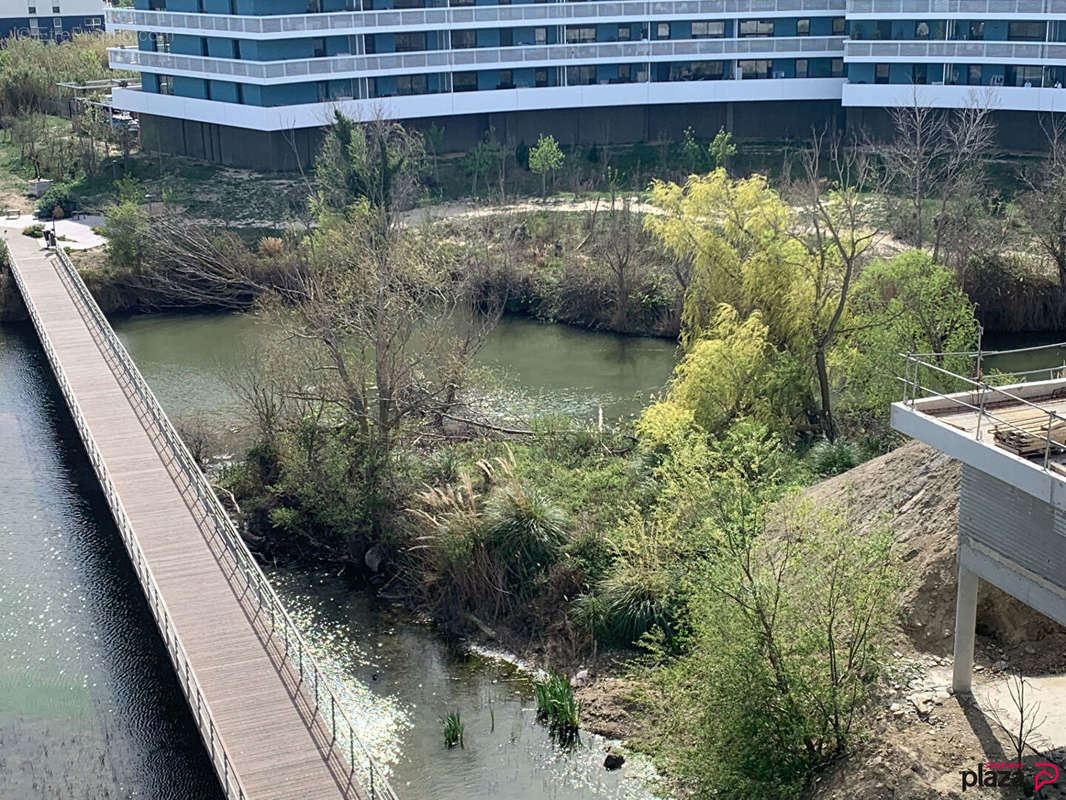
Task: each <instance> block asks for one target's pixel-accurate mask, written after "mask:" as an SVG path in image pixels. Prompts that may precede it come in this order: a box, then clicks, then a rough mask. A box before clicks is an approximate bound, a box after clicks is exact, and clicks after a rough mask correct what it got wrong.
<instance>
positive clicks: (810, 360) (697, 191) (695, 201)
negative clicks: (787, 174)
mask: <svg viewBox="0 0 1066 800" xmlns="http://www.w3.org/2000/svg"><path fill="white" fill-rule="evenodd" d="M823 151H824V152H826V153H828V154H829V156H830V158H829V159H828V160H829V162H830V163H831V165H832V167H833V172H834V174H835V179H834V180H831V181H828V182H826V181H824V180H823V179H821V178H820V177H819V175H820V173H821V163H822V161H821V160H822V153H823ZM802 166H803V170H802V173H803V178H802V179H801V180H799V181H797V182H796V183H795V184H794V185H793V186H792V187H791V188H792V190H793V192H794V194H795V199H794V202H793V203H792V204H790V203H787V202H785V200H784V198H783V197H782V196H781V194H780V193H779V192H778V191H776V190H775V189H773V188H771V187H770V185H769V183H768V181H767V179H766V178H765V177H764V176H762V175H752V176H750V177H747V178H740V179H732V178H730V177H729V175H728V174H727V173H726V172H725V170H723V169H717V170H715V171H713V172H710V173H708V174H706V175H692V176H690V177H689V178H688V180H687V181H686V182H685V184H684V185H683V186H682V185H678V184H676V183H671V182H666V181H656V182H655V183H653V184H652V187H651V202H652V203H653V204H654V205H656V206H657V207H658V208H659V209H660V212H661V213H659V214H653V215H648V216H647V217H646V218H645V219H646V223H645V224H646V225H647V226H648V228H649V230H650V231H651V232H652V233H653V234H654V235H655V236H656V237H657V238H658V239H659V240H660V241H661V242H662V244H663V245H664V246H665V247H666V248H667V249H668V250H669V251H670V252H671V253H672V254H673V255H674V257H675V258H677V259H680V260H684V261H685V262H686V263H687V264H689V270H690V271H689V282H688V286H687V288H686V293H685V300H684V309H683V313H682V327H683V330H682V346H683V347H684V349H685V355H684V358H683V359H682V362H681V364H680V365H679V367H678V369H677V372H676V373H675V379H674V382H673V384H672V388H671V393H670V399H671V400H673V401H675V402H681V401H682V399H683V401H684V402H685V403H686V404H695V406H696V407H701V408H704V409H705V410H704V411H703V412H697V422H699V421H700V418H701V417H702V421H703V424H706V425H710V428H711V429H714V428H715V427H718V426H720V425H721V424H723V423H724V424H728V422H729V421H730V420H731V419H732V418H733V417H734V416H738V415H749V416H755V417H757V418H762V419H765V420H767V421H777V422H779V423H790V422H791V423H795V421H796V420H797V418H798V417H801V416H802V415H803V414H804V413H806V414H807V416H809V417H811V418H813V421H814V422H815V423H816V425H817V427H818V428H819V429H820V430H821V432H822V433H823V435H825V436H826V437H827V438H829V439H833V438H834V437H835V436H836V433H837V426H836V424H835V422H834V417H833V402H834V390H833V385H832V382H831V375H830V369H831V365H832V361H833V359H832V355H831V354H832V353H833V351H834V348H835V347H836V346H837V345H838V343H839V342H840V339H841V336H842V335H845V334H846V333H847V332H848V330H849V324H848V318H849V308H848V298H849V296H850V292H851V289H852V287H853V283H854V281H855V278H856V276H857V275H858V273H859V271H860V270H861V267H862V265H863V264H864V262H865V261H866V259H867V257H868V256H869V254H870V245H871V244H872V243H873V242H874V241H875V239H876V237H877V236H878V231H877V229H876V227H875V226H874V225H873V224H872V222H871V220H870V218H869V216H868V213H867V207H866V205H865V204H863V203H862V202H861V197H862V196H863V194H864V193H865V192H867V191H868V190H869V189H870V187H871V184H872V183H873V182H874V180H875V178H876V174H875V172H874V170H873V168H872V166H871V165H870V164H869V163H868V162H867V161H866V160H865V159H864V158H863V157H862V155H861V153H858V152H856V151H846V150H844V149H843V148H841V147H840V146H839V143H838V142H837V141H836V140H832V141H828V140H825V141H823V140H822V139H820V138H819V139H816V140H815V142H814V145H813V146H812V148H811V149H810V151H808V152H807V153H806V154H805V155H804V157H803V159H802ZM761 328H765V340H766V348H765V349H762V350H761V351H760V353H761V357H760V358H758V359H752V358H750V357H749V358H747V363H748V367H747V369H736V368H735V367H736V362H737V360H738V359H741V360H743V354H745V353H749V355H750V353H751V352H752V351H751V344H752V341H753V336H754V337H755V338H756V339H757V338H758V335H759V330H761ZM708 343H716V344H708ZM696 375H698V376H700V377H699V379H698V380H694V379H693V377H692V376H696ZM815 390H816V391H815ZM755 396H758V397H759V398H760V402H758V403H756V402H753V401H752V400H751V398H753V397H755ZM725 397H730V398H732V399H733V402H732V404H731V405H730V407H729V408H725V407H724V406H722V398H725ZM697 398H698V399H697ZM714 404H717V405H718V411H717V412H716V414H715V415H709V414H708V413H707V412H706V408H707V407H708V406H709V405H714ZM712 417H713V418H712Z"/></svg>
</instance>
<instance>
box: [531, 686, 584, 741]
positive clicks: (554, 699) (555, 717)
mask: <svg viewBox="0 0 1066 800" xmlns="http://www.w3.org/2000/svg"><path fill="white" fill-rule="evenodd" d="M533 694H534V696H535V697H536V700H537V719H538V720H539V721H541V722H545V723H547V725H548V727H549V729H550V730H551V733H552V735H553V736H555V737H556V738H558V739H559V740H560V741H563V742H572V741H576V740H577V736H578V726H579V725H580V713H581V712H580V706H579V704H578V702H577V698H575V697H574V690H573V688H572V687H571V686H570V681H569V679H568V678H566V676H564V675H560V674H558V673H557V672H549V673H547V675H545V677H544V678H543V679H541V680H538V681H535V682H534V684H533Z"/></svg>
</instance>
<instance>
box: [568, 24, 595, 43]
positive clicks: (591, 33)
mask: <svg viewBox="0 0 1066 800" xmlns="http://www.w3.org/2000/svg"><path fill="white" fill-rule="evenodd" d="M594 41H596V29H595V28H594V27H588V28H567V29H566V43H567V44H586V43H588V42H594Z"/></svg>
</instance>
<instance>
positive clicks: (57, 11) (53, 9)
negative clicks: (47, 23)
mask: <svg viewBox="0 0 1066 800" xmlns="http://www.w3.org/2000/svg"><path fill="white" fill-rule="evenodd" d="M52 13H53V14H58V13H59V6H52Z"/></svg>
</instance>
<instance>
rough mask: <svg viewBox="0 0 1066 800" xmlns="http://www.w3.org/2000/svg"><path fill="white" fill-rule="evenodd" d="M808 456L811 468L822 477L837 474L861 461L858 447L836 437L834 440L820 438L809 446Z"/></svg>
mask: <svg viewBox="0 0 1066 800" xmlns="http://www.w3.org/2000/svg"><path fill="white" fill-rule="evenodd" d="M809 458H810V460H811V469H813V470H814V472H815V474H817V475H820V476H822V477H830V476H832V475H839V474H840V473H841V472H847V471H848V470H849V469H852V468H853V467H857V466H858V465H859V464H860V463H861V462H862V456H861V454H860V453H859V448H858V447H856V446H855V444H854V443H852V442H849V441H847V440H846V439H837V440H836V441H835V442H830V441H828V440H826V439H822V440H821V441H820V442H818V443H816V444H815V445H814V447H812V448H811V451H810V454H809Z"/></svg>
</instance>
